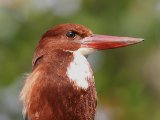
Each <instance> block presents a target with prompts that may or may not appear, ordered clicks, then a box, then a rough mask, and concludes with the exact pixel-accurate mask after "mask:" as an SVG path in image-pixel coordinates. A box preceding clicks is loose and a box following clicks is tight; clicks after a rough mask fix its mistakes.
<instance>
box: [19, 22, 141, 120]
mask: <svg viewBox="0 0 160 120" xmlns="http://www.w3.org/2000/svg"><path fill="white" fill-rule="evenodd" d="M141 41H143V39H142V38H133V37H117V36H109V35H99V34H93V32H92V31H91V30H90V29H89V28H87V27H85V26H83V25H80V24H74V23H65V24H60V25H56V26H54V27H52V28H51V29H49V30H48V31H47V32H46V33H44V35H43V36H42V37H41V39H40V41H39V43H38V45H37V47H36V49H35V53H34V55H33V60H32V71H31V73H30V74H29V75H28V76H27V78H26V79H25V82H24V86H23V88H22V90H21V92H20V100H21V101H22V103H23V115H24V120H94V118H95V113H96V106H97V92H96V86H95V81H94V76H93V72H92V69H91V65H90V64H89V62H88V61H87V56H88V55H89V54H91V53H93V52H95V51H98V50H107V49H113V48H119V47H124V46H128V45H132V44H136V43H139V42H141Z"/></svg>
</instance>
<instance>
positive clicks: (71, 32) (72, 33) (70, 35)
mask: <svg viewBox="0 0 160 120" xmlns="http://www.w3.org/2000/svg"><path fill="white" fill-rule="evenodd" d="M76 34H77V33H76V32H74V31H69V32H67V34H66V36H67V37H69V38H74V37H75V36H76Z"/></svg>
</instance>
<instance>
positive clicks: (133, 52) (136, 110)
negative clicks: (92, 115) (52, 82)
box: [0, 0, 160, 120]
mask: <svg viewBox="0 0 160 120" xmlns="http://www.w3.org/2000/svg"><path fill="white" fill-rule="evenodd" d="M60 23H79V24H83V25H85V26H87V27H89V28H90V29H92V31H93V32H94V33H97V34H108V35H117V36H132V37H142V38H144V39H145V41H144V42H143V43H140V44H137V45H133V46H129V47H125V48H120V49H114V50H108V51H101V52H96V53H95V54H93V55H91V56H90V57H89V61H90V63H91V64H92V67H93V70H94V75H95V79H96V86H97V91H98V96H99V99H98V107H97V116H96V120H160V0H45V1H44V0H0V63H1V65H0V120H20V119H22V115H21V109H22V105H21V103H20V101H19V100H18V99H19V98H18V97H19V92H20V90H21V88H22V85H23V82H24V80H25V74H26V73H29V72H30V71H31V60H32V56H33V52H34V49H35V46H36V44H37V42H38V40H39V39H40V37H41V35H42V34H43V33H44V32H45V31H46V30H47V29H49V28H51V27H52V26H54V25H57V24H60Z"/></svg>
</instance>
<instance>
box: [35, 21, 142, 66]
mask: <svg viewBox="0 0 160 120" xmlns="http://www.w3.org/2000/svg"><path fill="white" fill-rule="evenodd" d="M142 40H143V39H141V38H132V37H117V36H108V35H98V34H93V33H92V31H91V30H90V29H88V28H86V27H85V26H83V25H79V24H61V25H57V26H55V27H53V28H51V29H50V30H48V31H47V32H46V33H45V34H44V35H43V36H42V38H41V40H40V42H39V44H38V46H37V48H36V52H35V57H34V59H33V65H34V64H35V62H36V61H37V59H38V58H40V57H41V56H42V55H43V54H44V53H46V52H48V51H52V50H55V49H60V50H63V51H70V52H74V51H79V52H80V53H81V54H82V55H85V56H86V55H88V54H90V53H92V52H94V51H96V50H106V49H113V48H119V47H124V46H128V45H132V44H136V43H139V42H141V41H142Z"/></svg>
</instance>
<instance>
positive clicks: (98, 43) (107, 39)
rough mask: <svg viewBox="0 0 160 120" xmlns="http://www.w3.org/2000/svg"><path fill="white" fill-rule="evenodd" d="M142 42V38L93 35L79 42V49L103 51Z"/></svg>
mask: <svg viewBox="0 0 160 120" xmlns="http://www.w3.org/2000/svg"><path fill="white" fill-rule="evenodd" d="M142 41H143V39H142V38H132V37H117V36H107V35H97V34H93V35H92V36H89V37H85V38H84V39H82V40H81V47H85V48H94V49H98V50H105V49H112V48H119V47H124V46H128V45H132V44H136V43H139V42H142Z"/></svg>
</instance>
